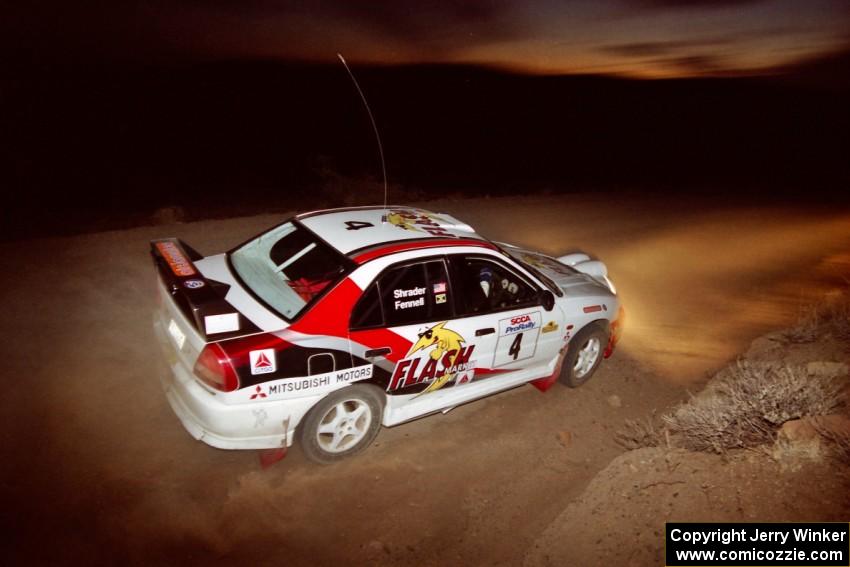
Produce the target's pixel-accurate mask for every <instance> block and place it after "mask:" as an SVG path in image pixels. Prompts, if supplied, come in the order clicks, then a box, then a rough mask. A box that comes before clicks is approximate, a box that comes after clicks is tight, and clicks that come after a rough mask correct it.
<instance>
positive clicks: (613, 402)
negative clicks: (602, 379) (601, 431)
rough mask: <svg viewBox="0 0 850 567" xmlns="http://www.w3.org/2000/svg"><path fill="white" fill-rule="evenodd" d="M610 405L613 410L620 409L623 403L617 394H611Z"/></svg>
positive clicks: (609, 397)
mask: <svg viewBox="0 0 850 567" xmlns="http://www.w3.org/2000/svg"><path fill="white" fill-rule="evenodd" d="M608 405H609V406H611V407H612V408H619V407H622V406H623V401H622V400H621V399H620V396H618V395H617V394H611V395H610V396H608Z"/></svg>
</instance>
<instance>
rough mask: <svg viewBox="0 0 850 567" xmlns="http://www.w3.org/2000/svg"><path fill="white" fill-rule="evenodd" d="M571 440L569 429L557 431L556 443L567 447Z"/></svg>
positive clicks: (571, 435)
mask: <svg viewBox="0 0 850 567" xmlns="http://www.w3.org/2000/svg"><path fill="white" fill-rule="evenodd" d="M572 442H573V434H572V432H570V431H559V432H558V443H560V444H561V445H563V446H564V449H566V448H568V447H569V446H570V445H571V444H572Z"/></svg>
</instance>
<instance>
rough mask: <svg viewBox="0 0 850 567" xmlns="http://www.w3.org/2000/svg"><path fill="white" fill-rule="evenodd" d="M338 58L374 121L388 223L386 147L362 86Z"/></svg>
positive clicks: (370, 118) (343, 58) (342, 59)
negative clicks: (382, 142)
mask: <svg viewBox="0 0 850 567" xmlns="http://www.w3.org/2000/svg"><path fill="white" fill-rule="evenodd" d="M336 56H337V57H339V60H340V61H342V64H343V65H344V66H345V70H346V71H348V76H349V77H351V81H352V82H353V83H354V86H355V87H357V92H358V93H360V100H362V101H363V106H365V107H366V112H368V113H369V120H371V121H372V129H373V130H374V131H375V139H376V140H377V141H378V153H379V154H380V155H381V173H383V175H384V217H383V221H384V222H386V210H387V164H386V162H385V161H384V146H383V145H382V144H381V135H380V134H379V133H378V125H377V124H375V117H374V116H372V109H371V108H369V103H368V102H366V95H364V94H363V90H362V89H361V88H360V84H359V83H358V82H357V79H355V78H354V73H352V72H351V69H350V68H349V67H348V63H346V62H345V57H343V56H342V54H341V53H337V54H336Z"/></svg>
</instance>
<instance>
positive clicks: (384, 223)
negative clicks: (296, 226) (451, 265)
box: [296, 205, 493, 261]
mask: <svg viewBox="0 0 850 567" xmlns="http://www.w3.org/2000/svg"><path fill="white" fill-rule="evenodd" d="M296 220H298V221H299V222H300V223H301V224H303V225H304V226H305V227H307V228H308V229H310V230H311V231H313V232H314V233H316V234H317V235H318V236H319V237H321V238H322V239H323V240H324V241H325V242H327V243H328V244H330V245H331V246H333V247H334V248H336V249H337V250H339V251H340V252H341V253H343V254H346V255H348V256H351V257H354V258H355V260H358V261H365V259H366V258H368V259H371V258H374V257H379V256H383V255H385V254H389V253H392V252H396V251H398V250H399V249H400V248H401V249H410V248H412V247H414V246H413V245H414V244H417V246H415V247H431V246H436V245H441V244H443V243H445V244H447V245H451V244H455V245H457V244H461V243H462V244H464V245H472V246H475V245H478V246H484V247H488V248H491V247H493V245H492V244H491V243H490V242H489V241H487V240H486V239H485V238H483V237H482V236H480V235H479V234H477V233H476V232H475V230H474V229H473V228H472V227H471V226H469V225H468V224H465V223H463V222H461V221H459V220H457V219H456V218H454V217H452V216H450V215H447V214H445V213H433V212H431V211H427V210H425V209H420V208H416V207H406V206H398V205H394V206H388V207H386V208H384V207H356V208H346V209H329V210H323V211H316V212H312V213H305V214H303V215H299V216H297V217H296ZM398 244H404V246H401V247H400V246H397V245H398ZM419 244H421V246H418V245H419Z"/></svg>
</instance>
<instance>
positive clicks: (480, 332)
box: [475, 327, 496, 337]
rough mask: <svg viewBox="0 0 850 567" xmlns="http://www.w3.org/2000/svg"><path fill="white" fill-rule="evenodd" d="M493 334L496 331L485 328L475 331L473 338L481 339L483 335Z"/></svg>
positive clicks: (491, 328)
mask: <svg viewBox="0 0 850 567" xmlns="http://www.w3.org/2000/svg"><path fill="white" fill-rule="evenodd" d="M495 332H496V329H494V328H493V327H487V328H486V329H478V330H477V331H475V336H476V337H483V336H484V335H492V334H493V333H495Z"/></svg>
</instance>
